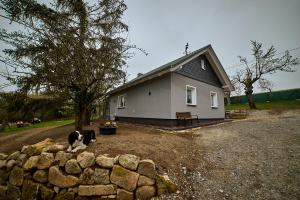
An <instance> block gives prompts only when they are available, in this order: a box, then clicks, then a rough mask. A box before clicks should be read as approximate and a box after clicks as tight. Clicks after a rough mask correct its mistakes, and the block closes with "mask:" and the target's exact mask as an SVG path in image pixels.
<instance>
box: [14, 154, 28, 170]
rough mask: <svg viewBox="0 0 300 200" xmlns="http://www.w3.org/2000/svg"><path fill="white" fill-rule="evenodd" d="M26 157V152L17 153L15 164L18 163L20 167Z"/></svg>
mask: <svg viewBox="0 0 300 200" xmlns="http://www.w3.org/2000/svg"><path fill="white" fill-rule="evenodd" d="M27 158H28V155H27V154H25V153H21V154H20V155H19V157H18V158H17V160H16V162H17V163H16V164H17V165H18V166H20V167H22V166H23V165H24V163H25V161H26V159H27Z"/></svg>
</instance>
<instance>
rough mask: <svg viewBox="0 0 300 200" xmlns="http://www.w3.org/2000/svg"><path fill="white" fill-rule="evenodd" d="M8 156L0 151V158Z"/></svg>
mask: <svg viewBox="0 0 300 200" xmlns="http://www.w3.org/2000/svg"><path fill="white" fill-rule="evenodd" d="M7 157H8V156H7V155H6V154H4V153H0V160H4V159H6V158H7Z"/></svg>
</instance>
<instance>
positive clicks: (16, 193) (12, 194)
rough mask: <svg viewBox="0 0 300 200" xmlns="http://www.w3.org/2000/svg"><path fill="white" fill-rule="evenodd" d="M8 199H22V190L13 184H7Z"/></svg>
mask: <svg viewBox="0 0 300 200" xmlns="http://www.w3.org/2000/svg"><path fill="white" fill-rule="evenodd" d="M6 195H7V197H9V199H10V200H17V199H20V197H21V190H20V188H19V187H17V186H14V185H12V184H7V191H6Z"/></svg>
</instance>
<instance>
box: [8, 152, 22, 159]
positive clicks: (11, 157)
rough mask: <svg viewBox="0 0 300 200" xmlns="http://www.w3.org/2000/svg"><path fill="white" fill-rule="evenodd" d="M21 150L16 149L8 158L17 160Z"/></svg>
mask: <svg viewBox="0 0 300 200" xmlns="http://www.w3.org/2000/svg"><path fill="white" fill-rule="evenodd" d="M20 154H21V152H20V151H15V152H13V153H12V154H10V155H9V156H8V158H7V160H12V159H13V160H17V158H18V157H19V156H20Z"/></svg>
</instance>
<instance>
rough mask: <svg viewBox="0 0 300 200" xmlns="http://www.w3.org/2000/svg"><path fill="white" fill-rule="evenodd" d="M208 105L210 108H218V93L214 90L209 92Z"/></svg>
mask: <svg viewBox="0 0 300 200" xmlns="http://www.w3.org/2000/svg"><path fill="white" fill-rule="evenodd" d="M210 105H211V107H212V108H218V95H217V93H216V92H210Z"/></svg>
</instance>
